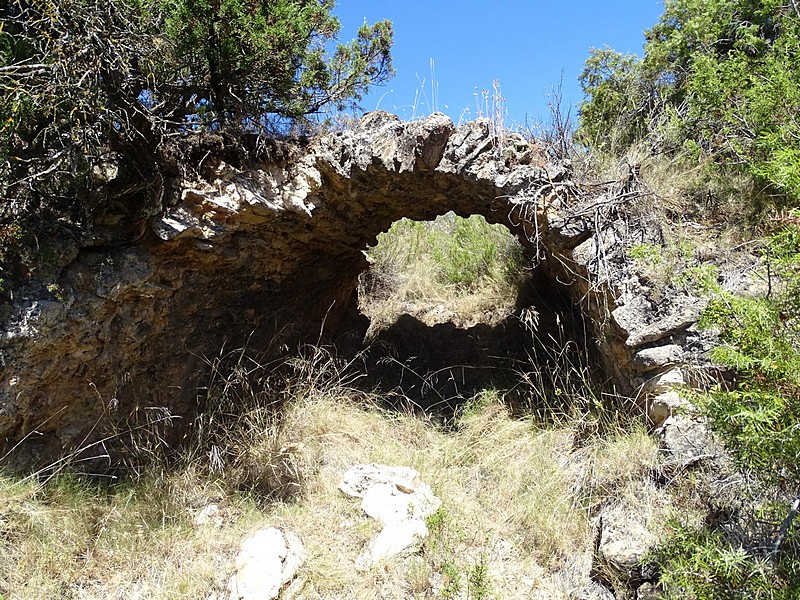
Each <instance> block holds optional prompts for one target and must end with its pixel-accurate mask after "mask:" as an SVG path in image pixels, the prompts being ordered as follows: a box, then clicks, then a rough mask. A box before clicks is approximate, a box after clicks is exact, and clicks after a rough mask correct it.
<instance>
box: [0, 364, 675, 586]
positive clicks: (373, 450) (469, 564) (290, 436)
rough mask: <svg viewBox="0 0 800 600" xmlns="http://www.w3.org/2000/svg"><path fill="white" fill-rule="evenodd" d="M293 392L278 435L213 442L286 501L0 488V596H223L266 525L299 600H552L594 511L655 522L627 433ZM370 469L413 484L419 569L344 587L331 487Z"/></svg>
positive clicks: (172, 480)
mask: <svg viewBox="0 0 800 600" xmlns="http://www.w3.org/2000/svg"><path fill="white" fill-rule="evenodd" d="M333 370H334V372H335V371H336V369H333ZM301 372H302V370H301ZM308 376H310V374H307V375H306V377H305V378H303V377H301V378H299V379H298V380H296V381H295V382H294V384H293V385H292V386H290V387H288V388H287V392H286V393H287V395H288V397H287V398H286V399H285V405H284V411H283V413H282V415H281V419H280V424H279V425H275V422H274V421H272V425H273V426H272V428H271V429H269V430H266V429H264V425H265V421H264V419H263V418H261V417H257V418H256V417H253V415H243V416H242V419H241V420H240V421H239V423H240V427H239V430H238V431H233V430H232V431H230V432H229V436H228V438H227V439H228V441H229V443H233V442H234V441H235V440H238V442H236V443H238V444H239V445H240V447H239V452H240V453H241V455H242V456H249V457H251V458H252V457H257V461H261V462H262V463H264V464H269V465H272V467H277V466H279V465H280V464H283V463H282V462H281V461H284V462H285V461H287V457H288V462H289V463H291V465H293V467H292V468H293V469H294V470H293V471H290V473H294V476H295V477H296V480H297V481H299V482H301V484H302V487H301V489H300V493H299V494H295V495H292V496H291V497H289V498H288V499H284V500H280V499H273V500H269V499H268V497H267V496H265V495H264V493H263V491H262V490H261V488H259V487H258V486H251V487H247V489H245V490H244V491H241V486H238V482H239V481H240V480H239V475H236V474H225V473H223V474H222V475H220V476H218V477H211V476H209V474H208V470H207V469H206V470H205V471H201V470H200V469H198V468H194V467H192V466H190V465H185V466H183V467H182V468H180V469H174V470H173V471H172V472H170V473H166V474H158V473H152V474H145V475H143V476H142V477H140V478H139V480H137V481H136V482H132V483H130V484H126V485H122V486H117V487H115V488H111V489H109V488H99V487H96V486H95V487H92V486H90V485H88V484H86V483H81V482H79V481H77V480H75V479H74V478H70V477H66V476H65V477H60V478H55V479H54V480H52V481H50V482H49V483H47V484H46V485H44V486H41V485H39V484H37V483H35V482H33V481H30V480H28V481H22V482H20V481H19V480H14V479H13V478H11V477H3V478H2V479H0V523H2V532H3V534H2V537H0V545H2V548H0V593H2V594H4V596H5V598H6V599H10V598H48V597H59V598H152V597H158V598H193V597H195V598H206V597H208V594H209V593H211V592H217V593H223V590H224V586H225V584H226V582H227V578H228V577H229V575H230V574H231V569H232V559H233V556H234V554H235V550H236V547H237V545H238V543H239V541H240V540H241V539H242V538H243V537H244V536H245V535H246V534H247V533H249V532H251V531H253V530H255V529H257V528H260V527H266V526H273V525H274V526H281V527H286V528H288V529H291V530H293V531H294V532H295V533H296V534H297V535H298V536H299V537H300V539H301V540H303V543H304V544H305V546H306V549H307V550H308V554H309V558H308V561H307V563H306V564H305V566H304V567H303V568H302V570H301V572H300V577H301V578H302V580H303V582H304V586H303V592H302V594H303V597H304V598H326V599H328V598H347V599H352V598H365V599H366V598H442V597H450V598H467V597H471V598H475V597H481V596H480V593H483V592H480V590H484V591H486V592H487V593H488V591H491V592H493V593H496V594H497V595H498V596H499V597H508V598H511V597H534V598H559V597H563V598H568V597H574V593H575V590H576V589H578V588H579V587H580V586H582V585H583V584H584V583H585V582H586V580H587V577H588V572H589V568H590V564H591V552H592V538H593V536H592V510H593V507H596V506H598V505H599V504H600V503H602V502H606V501H608V499H609V498H616V499H621V498H624V499H626V502H628V503H632V502H635V503H636V506H637V507H639V510H642V511H650V512H651V513H653V514H654V515H655V514H656V513H658V510H657V507H658V505H659V501H658V499H657V498H655V499H654V497H653V496H652V494H654V493H655V494H656V495H657V494H658V491H657V490H656V491H655V492H654V491H653V490H648V492H647V494H645V495H642V496H639V495H637V494H641V492H642V490H643V487H642V486H644V485H646V484H645V483H643V482H646V481H647V480H648V470H649V469H650V468H652V465H653V464H654V463H655V461H656V453H655V450H654V445H653V441H652V439H651V438H650V437H649V436H647V435H646V434H645V433H643V430H639V429H634V430H633V431H632V432H629V433H624V432H620V433H619V435H618V436H616V437H613V438H611V439H609V440H607V441H603V440H601V439H599V438H596V439H592V440H589V441H588V442H587V441H586V440H584V441H583V443H582V445H580V446H578V445H576V433H575V432H576V430H578V429H580V427H579V426H578V424H574V423H573V424H569V423H566V424H562V425H560V426H558V427H549V428H548V427H544V426H542V425H539V424H537V423H536V422H534V421H532V420H530V419H525V418H522V419H519V418H512V417H511V416H510V414H509V412H508V410H507V408H506V407H505V405H504V403H503V401H502V398H501V395H500V394H499V393H497V392H493V391H488V392H484V393H483V394H481V395H480V396H479V397H476V399H475V400H474V401H473V402H472V403H471V404H470V405H469V406H467V407H466V408H465V409H464V411H463V412H462V414H461V416H460V418H459V420H458V423H457V427H456V428H455V429H453V430H447V431H445V430H442V429H441V428H439V427H437V426H435V425H434V424H432V423H430V422H428V421H426V420H425V419H424V418H420V417H416V416H411V415H405V414H397V413H388V412H386V411H384V410H381V409H379V408H377V407H376V406H375V405H374V404H373V403H372V402H371V399H370V398H369V397H368V396H366V395H364V394H363V393H354V392H353V391H352V390H350V389H349V388H347V386H342V385H339V384H337V383H336V382H335V381H329V382H328V383H325V384H323V383H321V382H320V381H317V380H314V379H311V380H310V382H311V384H312V385H309V379H308ZM257 430H260V431H261V432H262V434H263V435H256V433H257ZM246 439H250V440H251V441H250V446H249V447H244V446H243V444H244V443H245V441H244V440H246ZM195 459H196V460H197V459H199V457H195ZM369 462H377V463H384V464H392V465H407V466H411V467H414V468H415V469H417V470H418V471H419V472H420V473H421V477H422V479H423V480H424V481H426V482H428V483H430V484H431V485H432V487H433V489H434V491H435V493H436V494H437V495H439V496H440V498H441V499H442V502H443V507H442V509H441V511H440V512H439V513H438V514H437V517H436V518H437V519H438V520H437V521H436V522H435V523H430V524H431V530H432V535H431V537H430V538H429V539H428V541H427V542H426V543H425V545H424V546H423V548H422V550H421V551H420V553H418V554H415V555H413V556H410V557H405V558H398V559H395V560H393V561H390V562H389V563H387V564H385V565H382V566H380V567H376V568H374V569H371V570H368V571H358V570H356V569H355V566H354V560H355V558H356V556H357V555H358V554H359V553H360V552H361V550H362V549H363V546H364V545H365V544H366V542H367V541H368V540H369V539H370V538H371V537H372V536H373V535H374V534H375V533H376V524H375V523H374V522H372V521H371V520H369V519H367V518H366V517H365V516H364V515H363V514H362V513H361V510H360V508H359V503H358V502H357V501H355V500H353V499H352V498H349V497H346V496H344V495H343V494H342V493H341V492H340V491H339V490H338V484H339V481H340V479H341V476H342V474H343V473H344V472H345V471H346V470H347V469H349V468H350V467H352V466H353V465H356V464H360V463H369ZM237 464H239V468H241V467H242V465H244V464H247V461H244V462H240V463H237ZM300 471H302V473H301V472H300ZM273 472H274V469H273ZM229 475H230V477H228V476H229ZM210 501H215V502H218V503H220V505H221V506H222V507H223V511H224V516H225V518H224V521H223V525H222V526H221V527H219V528H217V527H214V526H211V525H205V526H200V527H198V526H195V525H193V523H192V519H193V516H194V515H195V514H196V513H197V512H198V511H199V510H200V509H201V508H202V507H203V506H205V505H206V504H207V503H208V502H210ZM653 507H656V508H653ZM659 510H660V509H659ZM654 518H655V517H654ZM452 578H456V579H458V582H459V585H458V586H454V584H453V579H452ZM448 586H449V587H448ZM451 592H452V593H451ZM478 592H480V593H478ZM483 597H489V596H483Z"/></svg>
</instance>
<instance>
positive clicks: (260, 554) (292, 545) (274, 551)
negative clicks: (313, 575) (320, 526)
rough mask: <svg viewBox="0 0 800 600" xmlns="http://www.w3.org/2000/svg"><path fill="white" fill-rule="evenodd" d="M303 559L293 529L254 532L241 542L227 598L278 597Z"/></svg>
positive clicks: (302, 552) (234, 599) (304, 554)
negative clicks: (291, 530) (290, 530)
mask: <svg viewBox="0 0 800 600" xmlns="http://www.w3.org/2000/svg"><path fill="white" fill-rule="evenodd" d="M305 560H306V551H305V548H303V544H302V543H301V542H300V540H299V539H298V538H297V536H296V535H294V534H293V533H291V532H289V531H286V532H282V531H281V530H280V529H277V528H275V527H269V528H267V529H262V530H260V531H258V532H256V533H254V534H253V535H251V536H250V537H248V538H246V539H245V540H244V541H243V542H242V546H241V549H240V550H239V555H238V556H237V557H236V574H235V575H234V576H233V577H231V580H230V582H229V583H228V591H229V592H230V596H229V600H265V599H273V598H277V597H278V595H279V594H280V592H281V589H282V588H283V587H284V586H285V585H286V584H287V583H289V582H290V581H291V580H292V579H293V578H294V576H295V574H296V573H297V570H298V569H299V568H300V566H301V565H302V564H303V563H304V562H305Z"/></svg>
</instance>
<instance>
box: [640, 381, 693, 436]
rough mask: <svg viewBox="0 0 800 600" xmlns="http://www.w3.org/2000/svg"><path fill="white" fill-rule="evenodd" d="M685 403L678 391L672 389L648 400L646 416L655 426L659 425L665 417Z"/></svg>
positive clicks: (674, 412) (672, 414)
mask: <svg viewBox="0 0 800 600" xmlns="http://www.w3.org/2000/svg"><path fill="white" fill-rule="evenodd" d="M687 404H688V403H687V402H686V400H684V399H683V398H681V395H680V394H679V393H678V392H676V391H674V390H671V391H668V392H664V393H663V394H659V395H657V396H655V397H653V398H651V399H650V400H649V402H648V407H647V416H648V417H649V418H650V421H651V422H652V423H653V425H654V426H655V427H661V426H662V425H663V424H664V422H665V421H666V420H667V419H669V418H670V417H672V416H674V415H675V414H676V413H677V412H678V410H679V409H680V408H683V407H685V406H686V405H687Z"/></svg>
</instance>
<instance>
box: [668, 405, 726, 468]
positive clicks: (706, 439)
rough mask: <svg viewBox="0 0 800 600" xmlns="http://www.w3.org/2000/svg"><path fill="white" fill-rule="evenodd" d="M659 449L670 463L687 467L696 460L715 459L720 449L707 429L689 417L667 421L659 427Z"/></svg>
mask: <svg viewBox="0 0 800 600" xmlns="http://www.w3.org/2000/svg"><path fill="white" fill-rule="evenodd" d="M660 436H661V447H662V448H663V449H664V450H665V451H666V452H667V453H668V454H669V456H670V459H671V461H672V462H674V463H677V464H681V465H688V464H691V463H694V462H697V461H698V460H702V459H707V458H715V457H717V456H718V455H720V453H721V448H720V447H719V445H718V444H717V443H716V442H715V441H714V439H713V437H712V436H711V434H710V432H709V431H708V427H707V426H706V425H705V424H704V423H702V422H700V421H698V420H696V419H692V418H690V417H686V416H678V417H672V418H670V419H667V420H666V421H665V422H664V424H663V426H662V427H661V434H660Z"/></svg>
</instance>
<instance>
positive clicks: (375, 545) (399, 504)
mask: <svg viewBox="0 0 800 600" xmlns="http://www.w3.org/2000/svg"><path fill="white" fill-rule="evenodd" d="M339 489H341V490H342V491H343V492H344V493H345V494H347V495H348V496H353V497H357V498H361V499H362V500H361V509H362V510H363V511H364V512H365V513H366V514H367V515H368V516H370V517H372V518H373V519H376V520H378V521H380V522H381V523H382V524H383V529H382V530H381V532H380V533H378V535H377V536H375V537H374V538H373V539H372V540H371V541H370V543H369V544H368V545H367V548H366V549H365V550H364V552H362V553H361V554H360V555H359V556H358V558H356V565H357V566H359V567H362V568H368V567H371V566H373V565H375V564H377V563H378V562H380V561H383V560H388V559H390V558H392V557H393V556H397V555H398V554H402V553H403V552H406V551H407V550H409V549H412V548H415V547H417V546H418V544H419V543H420V542H421V541H422V540H424V539H425V538H426V537H427V536H428V528H427V526H426V525H425V519H426V518H427V517H428V516H430V515H432V514H433V513H434V512H436V510H437V509H438V508H439V507H440V506H441V504H442V502H441V500H439V498H437V497H436V496H435V495H434V494H433V491H432V490H431V488H430V486H429V485H428V484H426V483H423V482H421V481H420V480H419V473H418V472H417V471H415V470H414V469H412V468H410V467H391V466H386V465H378V464H375V463H372V464H369V465H358V466H356V467H353V468H352V469H350V470H349V471H347V472H346V473H345V474H344V477H343V478H342V482H341V483H340V484H339Z"/></svg>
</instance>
